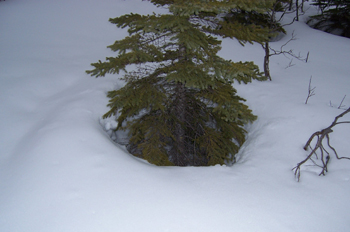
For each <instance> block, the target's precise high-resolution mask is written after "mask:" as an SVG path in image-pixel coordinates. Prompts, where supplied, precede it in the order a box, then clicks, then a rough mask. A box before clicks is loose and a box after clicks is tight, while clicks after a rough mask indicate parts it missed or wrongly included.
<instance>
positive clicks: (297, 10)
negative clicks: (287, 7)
mask: <svg viewBox="0 0 350 232" xmlns="http://www.w3.org/2000/svg"><path fill="white" fill-rule="evenodd" d="M295 6H296V8H295V12H296V19H295V21H299V0H296V1H295Z"/></svg>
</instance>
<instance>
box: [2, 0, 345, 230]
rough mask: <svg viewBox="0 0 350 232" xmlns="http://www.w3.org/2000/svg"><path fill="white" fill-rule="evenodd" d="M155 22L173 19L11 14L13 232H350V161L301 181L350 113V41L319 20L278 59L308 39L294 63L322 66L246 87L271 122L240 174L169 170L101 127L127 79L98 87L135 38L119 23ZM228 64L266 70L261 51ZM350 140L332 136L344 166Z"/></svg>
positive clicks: (245, 50) (75, 4) (277, 73)
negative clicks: (320, 136) (108, 65)
mask: <svg viewBox="0 0 350 232" xmlns="http://www.w3.org/2000/svg"><path fill="white" fill-rule="evenodd" d="M153 11H156V12H164V11H165V10H164V9H157V8H155V7H154V6H153V5H152V4H150V3H149V2H147V1H136V0H128V1H122V0H104V1H92V0H85V1H84V2H82V1H78V0H69V1H68V0H63V1H54V0H35V1H34V0H16V1H15V0H8V1H2V2H0V19H1V20H0V28H1V36H0V53H1V55H0V70H1V72H0V83H1V85H0V109H1V110H0V131H1V134H0V231H2V232H13V231H16V232H21V231H23V232H24V231H25V232H44V231H45V232H46V231H51V232H55V231H75V232H80V231H84V232H89V231H91V232H95V231H104V232H108V231H122V232H135V231H142V232H151V231H152V232H165V231H168V232H177V231H181V232H187V231H188V232H193V231H201V232H212V231H220V232H225V231H245V232H272V231H278V232H280V231H283V232H292V231H293V232H295V231H298V232H311V231H318V232H330V231H337V232H338V231H339V232H342V231H344V232H345V231H350V211H349V208H350V198H349V193H350V183H349V179H350V161H348V160H336V159H335V158H333V157H334V156H333V157H332V159H331V162H330V164H329V172H328V173H327V175H326V176H318V173H319V172H320V170H319V169H317V168H315V167H312V166H304V167H303V168H302V173H301V181H300V182H297V181H296V180H295V178H294V175H293V172H292V170H291V169H292V168H293V167H294V166H295V165H296V164H297V163H298V162H300V161H301V160H303V159H304V158H305V157H306V155H307V154H308V153H307V152H306V151H304V150H303V149H302V147H303V146H304V144H305V143H306V141H307V139H308V138H309V137H310V136H311V134H312V133H313V132H315V131H317V130H320V129H323V128H325V127H327V126H329V125H330V124H331V122H332V121H333V120H334V117H335V116H337V115H338V114H340V113H341V112H343V111H342V110H341V109H337V106H338V105H339V104H340V101H341V100H342V98H343V97H344V95H347V96H348V97H346V98H345V100H344V102H343V105H345V106H346V107H349V106H350V88H349V87H350V78H349V71H350V67H349V60H350V52H349V51H350V40H349V39H347V38H343V37H339V36H334V35H331V34H327V33H324V32H321V31H318V30H314V29H311V28H309V27H308V26H307V25H306V24H305V21H306V15H307V14H308V12H307V14H306V15H304V16H302V18H301V20H300V21H299V22H295V23H294V24H292V25H290V26H287V27H286V30H287V32H288V34H287V35H286V36H285V37H283V38H282V39H281V40H280V41H278V42H274V43H272V46H273V47H274V48H276V49H278V48H279V47H280V46H281V45H282V44H284V43H285V42H286V41H288V40H289V39H290V36H291V34H292V33H293V32H294V34H295V35H296V37H297V38H298V39H297V40H295V41H292V42H290V43H289V44H288V45H287V46H286V49H294V52H295V53H299V52H300V53H301V55H303V56H305V55H306V54H307V52H308V51H309V52H310V58H309V62H308V63H303V62H300V61H298V60H294V61H293V64H294V66H291V67H288V68H286V67H287V66H288V64H289V63H290V60H289V59H288V58H286V57H284V56H283V55H282V56H273V57H272V58H271V65H270V69H271V75H272V79H273V81H271V82H269V81H267V82H253V83H251V84H247V85H238V84H235V88H237V90H238V94H239V95H240V96H242V97H244V98H246V99H247V104H248V105H249V106H250V107H251V109H252V110H253V112H254V113H255V114H256V115H258V117H259V118H258V120H257V121H256V122H254V123H253V124H252V125H248V126H247V130H248V135H247V142H246V143H245V144H244V146H243V147H242V149H241V150H240V152H239V155H238V157H239V159H238V163H237V164H235V165H233V166H232V167H227V166H213V167H185V168H181V167H156V166H153V165H150V164H147V163H146V162H143V161H142V160H139V159H137V158H135V157H133V156H131V155H129V154H128V153H127V152H126V151H125V149H124V148H123V147H122V146H120V145H118V144H115V143H113V142H112V140H111V138H110V137H109V135H108V133H107V132H106V130H108V129H110V128H112V127H113V126H115V125H114V124H113V123H112V122H110V121H108V120H107V121H104V120H101V116H102V115H103V114H104V113H105V112H106V111H107V110H108V108H107V107H106V104H107V103H108V99H107V98H106V92H107V91H109V90H111V89H114V88H116V87H118V86H121V85H122V82H120V81H118V80H117V77H118V76H112V75H109V76H107V77H104V78H98V79H96V78H93V77H90V76H88V75H86V74H85V70H87V69H91V66H90V63H92V62H96V61H97V60H98V59H101V60H104V58H105V57H106V56H112V55H114V54H113V53H112V52H111V51H109V50H108V49H107V48H106V46H107V45H110V44H112V43H113V42H114V41H115V40H117V39H121V38H123V37H124V36H125V35H126V31H125V30H120V29H117V28H116V27H115V26H114V25H112V24H110V23H109V22H108V19H109V18H113V17H117V16H119V15H122V14H126V13H130V12H136V13H142V14H148V13H152V12H153ZM309 11H310V12H313V13H314V12H315V10H314V9H313V8H312V7H310V8H309ZM288 17H289V18H288ZM288 17H287V18H286V20H288V19H290V17H291V16H288ZM220 55H221V56H223V57H225V58H228V59H232V60H235V61H239V60H242V61H245V60H247V61H251V60H252V61H254V62H255V63H256V64H258V65H259V66H260V67H261V68H262V65H261V64H262V61H263V50H262V48H261V46H260V45H258V44H253V45H250V44H247V45H246V46H245V47H241V46H240V45H239V44H238V43H237V41H234V40H230V39H225V40H224V41H223V49H222V51H221V52H220ZM310 76H312V86H314V87H316V89H315V96H312V97H311V98H310V99H309V103H308V104H307V105H305V104H304V102H305V99H306V97H307V90H308V83H309V79H310ZM330 101H331V102H332V104H333V105H334V107H331V106H330ZM349 119H350V115H346V116H345V117H344V118H343V119H342V120H349ZM101 123H102V125H101ZM349 127H350V124H342V125H338V126H336V127H335V128H334V132H333V133H332V134H331V142H332V144H333V146H334V147H335V148H336V149H337V151H338V153H339V155H341V156H349V157H350V151H349V146H348V145H349Z"/></svg>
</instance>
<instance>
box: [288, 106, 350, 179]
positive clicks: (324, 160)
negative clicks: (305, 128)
mask: <svg viewBox="0 0 350 232" xmlns="http://www.w3.org/2000/svg"><path fill="white" fill-rule="evenodd" d="M349 112H350V107H349V108H348V109H347V110H345V111H344V112H343V113H341V114H339V115H338V116H336V117H335V119H334V121H333V122H332V124H331V125H330V126H329V127H327V128H325V129H323V130H320V131H317V132H315V133H313V134H312V135H311V137H310V138H309V140H308V141H307V142H306V144H305V146H304V150H305V151H307V150H308V148H311V149H312V150H311V152H310V153H309V155H308V156H307V157H306V158H305V159H304V160H302V161H301V162H299V163H298V164H297V165H296V166H295V167H294V168H293V169H292V170H294V175H295V176H296V178H297V180H298V181H300V168H301V166H302V165H303V164H305V163H306V162H307V161H308V160H310V161H311V162H313V163H314V164H315V165H316V166H318V167H320V168H321V169H322V170H321V172H320V174H319V175H325V174H326V172H328V163H329V160H330V153H329V152H328V151H327V150H326V148H325V147H324V145H323V139H324V138H326V140H327V145H328V147H329V148H330V149H331V150H332V151H333V153H334V155H335V157H336V158H337V159H348V160H350V158H349V157H339V155H338V153H337V151H336V150H335V148H334V147H332V146H331V145H330V138H329V134H330V133H332V132H333V130H332V128H333V127H334V126H336V125H339V124H344V123H350V121H342V122H338V120H339V118H341V117H343V116H344V115H345V114H347V113H349ZM314 138H317V141H316V144H315V146H314V147H313V148H312V147H311V142H312V141H313V140H314ZM317 151H319V153H320V157H318V155H317V153H316V152H317ZM313 156H315V158H316V159H318V158H320V160H321V164H316V162H315V161H314V160H313Z"/></svg>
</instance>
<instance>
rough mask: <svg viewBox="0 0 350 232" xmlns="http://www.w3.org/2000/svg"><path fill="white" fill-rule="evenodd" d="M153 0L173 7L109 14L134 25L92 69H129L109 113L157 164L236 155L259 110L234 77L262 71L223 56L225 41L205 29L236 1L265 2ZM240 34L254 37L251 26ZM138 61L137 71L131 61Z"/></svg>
mask: <svg viewBox="0 0 350 232" xmlns="http://www.w3.org/2000/svg"><path fill="white" fill-rule="evenodd" d="M152 2H153V3H154V4H158V5H167V6H168V7H169V14H162V15H156V14H152V15H139V14H133V13H130V14H126V15H123V16H120V17H117V18H113V19H110V20H109V21H110V22H111V23H113V24H115V25H116V26H117V27H119V28H126V27H128V32H129V36H127V37H125V38H124V39H122V40H119V41H116V42H115V43H114V44H112V45H110V46H108V47H109V48H110V49H111V50H113V51H115V52H117V54H118V55H117V56H116V57H107V58H106V61H105V62H101V61H99V62H97V63H93V64H92V66H93V67H94V69H92V70H89V71H87V73H88V74H91V75H92V76H96V77H100V76H104V75H106V74H107V73H112V74H116V73H117V74H118V73H119V72H120V71H123V72H124V73H125V74H124V76H123V78H122V79H123V80H124V81H125V82H126V84H125V86H124V87H122V88H120V89H118V90H113V91H110V92H109V93H108V97H109V98H110V102H109V104H108V106H109V107H110V110H109V111H108V112H107V113H106V114H105V115H104V117H110V116H113V115H116V116H117V118H116V120H117V122H118V127H117V130H127V131H128V133H129V143H128V145H127V148H128V150H129V151H130V153H132V154H133V155H135V156H137V157H140V158H143V159H146V160H147V161H149V162H150V163H152V164H156V165H176V166H188V165H191V166H206V165H215V164H224V163H225V162H232V161H234V160H235V154H236V153H237V152H238V150H239V147H240V146H241V145H242V144H243V143H244V141H245V130H244V129H243V125H244V124H246V123H248V122H251V121H253V120H255V118H256V116H255V115H253V114H252V112H251V110H250V109H249V108H248V107H247V106H246V105H245V104H244V103H243V102H244V101H245V100H244V99H243V98H241V97H239V96H238V95H237V94H236V90H235V89H234V88H233V87H232V83H233V82H234V81H236V82H238V83H241V82H243V83H248V82H250V81H252V80H253V79H257V80H262V79H263V77H262V75H261V73H260V72H259V70H258V67H257V66H256V65H254V64H253V63H252V62H245V63H243V62H236V63H235V62H232V61H230V60H225V59H223V58H221V57H219V56H218V55H217V53H218V51H219V50H220V48H221V47H220V41H219V40H218V39H217V38H214V37H213V36H211V35H209V34H208V33H206V32H207V31H209V30H210V27H208V22H210V21H212V20H214V19H215V15H218V14H220V13H223V12H227V11H228V10H229V9H232V8H233V7H237V6H240V8H243V9H246V10H254V9H259V7H261V6H260V5H258V4H260V3H261V1H253V0H252V1H206V0H194V1H190V2H189V1H184V0H173V1H172V0H167V1H165V0H163V1H162V0H158V1H156V0H155V1H152ZM206 20H208V21H206ZM206 22H207V23H206ZM212 22H214V21H212ZM240 36H241V38H240V41H241V42H245V41H250V40H251V38H250V37H249V36H250V34H247V35H245V36H244V35H240ZM252 36H254V35H252ZM131 65H132V67H133V69H132V71H130V70H128V69H127V67H128V66H131Z"/></svg>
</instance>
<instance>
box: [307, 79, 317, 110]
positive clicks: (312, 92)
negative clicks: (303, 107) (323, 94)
mask: <svg viewBox="0 0 350 232" xmlns="http://www.w3.org/2000/svg"><path fill="white" fill-rule="evenodd" d="M311 80H312V76H311V77H310V81H309V90H308V94H307V98H306V101H305V104H307V102H308V101H309V98H310V97H312V96H314V95H315V89H316V87H311Z"/></svg>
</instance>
